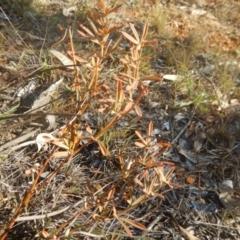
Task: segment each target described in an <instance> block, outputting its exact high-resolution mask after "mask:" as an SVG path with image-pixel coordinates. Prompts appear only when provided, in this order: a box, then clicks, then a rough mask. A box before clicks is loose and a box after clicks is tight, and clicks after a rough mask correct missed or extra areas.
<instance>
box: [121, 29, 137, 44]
mask: <svg viewBox="0 0 240 240" xmlns="http://www.w3.org/2000/svg"><path fill="white" fill-rule="evenodd" d="M122 35H123V36H124V37H125V38H127V39H128V40H129V41H130V42H132V43H134V44H136V45H138V41H137V40H136V39H134V38H133V37H132V36H131V35H129V34H128V33H126V32H122Z"/></svg>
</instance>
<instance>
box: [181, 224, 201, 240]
mask: <svg viewBox="0 0 240 240" xmlns="http://www.w3.org/2000/svg"><path fill="white" fill-rule="evenodd" d="M178 227H179V229H180V230H181V232H182V233H183V234H184V235H185V236H186V237H187V238H188V239H189V240H200V238H198V237H195V236H194V235H193V234H191V233H190V232H188V231H187V230H186V229H184V228H182V227H181V226H180V225H178Z"/></svg>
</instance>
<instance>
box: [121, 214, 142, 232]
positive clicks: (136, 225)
mask: <svg viewBox="0 0 240 240" xmlns="http://www.w3.org/2000/svg"><path fill="white" fill-rule="evenodd" d="M121 220H122V221H124V222H127V223H129V224H130V225H132V226H134V227H135V228H138V229H140V230H143V231H146V230H147V229H146V227H145V226H144V225H143V224H141V223H139V222H136V221H133V220H131V219H128V218H124V217H121Z"/></svg>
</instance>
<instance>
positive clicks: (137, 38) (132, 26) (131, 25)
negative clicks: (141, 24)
mask: <svg viewBox="0 0 240 240" xmlns="http://www.w3.org/2000/svg"><path fill="white" fill-rule="evenodd" d="M129 25H130V28H131V29H132V32H133V34H134V36H135V39H136V40H137V42H138V44H139V43H140V39H139V36H138V32H137V30H136V28H135V27H134V25H133V24H132V23H130V24H129Z"/></svg>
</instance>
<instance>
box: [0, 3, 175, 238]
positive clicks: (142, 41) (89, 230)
mask: <svg viewBox="0 0 240 240" xmlns="http://www.w3.org/2000/svg"><path fill="white" fill-rule="evenodd" d="M120 7H121V6H120V5H119V6H116V7H114V8H108V7H107V6H106V5H105V3H104V2H103V1H102V0H98V2H97V6H96V8H94V9H92V10H91V11H90V12H89V18H88V25H87V26H86V25H83V24H79V28H80V29H79V30H78V34H79V35H80V36H81V38H84V39H86V40H88V41H91V42H92V43H93V44H94V53H93V55H92V57H91V59H90V60H86V59H84V58H82V57H81V56H79V54H78V53H77V51H76V50H75V46H74V41H73V37H72V32H71V31H69V32H68V34H69V39H70V42H69V50H68V51H67V53H68V55H69V56H70V57H71V58H72V61H73V73H74V78H73V82H72V86H71V91H72V93H74V94H75V99H76V103H75V107H74V108H73V109H74V112H69V114H72V115H73V117H72V118H71V119H70V120H69V121H68V122H67V124H66V125H65V126H64V127H62V128H59V129H58V130H57V132H58V137H57V138H56V137H55V136H53V135H51V134H45V135H44V134H42V135H41V137H42V141H44V142H45V143H47V144H49V145H50V146H52V150H51V152H50V153H49V154H48V156H47V157H46V159H45V161H44V163H43V164H42V165H41V168H40V169H39V170H38V171H35V172H33V175H34V180H33V183H32V185H31V187H30V188H29V190H28V191H27V193H26V194H25V196H24V198H23V199H22V200H21V204H20V205H19V206H18V207H17V209H16V211H15V213H14V215H13V217H12V218H11V220H10V221H9V222H8V224H7V225H6V227H5V230H4V232H3V234H2V235H1V237H0V239H5V238H6V237H7V235H8V233H9V232H10V231H11V228H12V227H13V225H14V223H15V222H16V221H17V222H21V221H30V220H36V219H42V218H45V217H53V216H54V215H58V214H60V213H62V212H63V211H67V210H69V209H70V207H66V208H64V209H63V210H61V211H56V212H54V213H49V214H44V215H38V216H24V217H23V216H20V215H21V214H22V212H23V210H24V209H25V208H26V207H27V206H28V205H29V204H31V200H32V199H33V197H34V196H35V195H36V194H37V193H38V192H40V191H42V189H44V188H46V187H47V186H48V185H50V184H51V181H52V180H53V178H54V177H55V176H56V175H57V174H58V173H59V172H61V171H62V169H64V168H65V167H66V166H68V165H69V164H73V159H77V158H80V157H81V154H82V152H84V150H85V149H87V147H88V146H89V145H91V144H94V143H95V144H97V146H98V148H99V153H98V154H99V155H101V159H102V161H104V158H106V159H107V161H109V162H110V161H112V162H113V163H112V164H113V166H114V167H113V170H114V173H113V174H109V175H108V174H107V172H104V171H103V170H102V169H99V170H94V172H95V173H94V175H93V176H94V177H96V179H94V180H91V181H90V180H85V184H86V185H85V186H84V187H82V188H81V189H82V191H83V192H82V193H81V196H80V197H81V200H80V201H78V202H77V203H75V204H74V205H73V206H71V208H72V207H76V206H77V205H79V206H80V207H79V206H78V210H77V211H76V212H75V213H73V214H72V216H70V217H69V218H68V219H65V220H64V221H60V223H59V224H57V225H55V229H49V228H48V229H45V228H44V227H43V228H42V229H38V234H39V236H40V235H41V236H42V237H45V238H50V236H51V237H52V238H54V239H59V237H61V236H65V237H68V236H73V235H74V234H76V233H77V232H78V233H80V235H83V236H84V235H85V236H89V237H106V236H108V235H112V236H113V237H114V236H115V237H117V238H118V237H119V236H120V235H122V234H123V233H122V230H123V229H124V231H125V232H126V233H127V235H128V236H129V237H133V235H134V234H133V233H132V231H134V232H136V231H135V230H134V229H139V230H141V231H146V230H147V228H146V226H145V225H144V221H143V220H144V216H141V215H139V216H138V218H139V219H141V220H137V219H133V217H132V215H133V212H134V211H136V210H137V209H138V210H139V209H140V208H141V206H142V205H144V204H145V203H147V202H148V201H149V200H151V201H153V200H154V199H157V200H156V201H157V202H160V203H161V201H162V199H164V191H166V189H167V188H170V189H171V188H173V187H178V186H176V185H174V184H172V183H171V175H172V173H173V171H174V164H173V163H171V162H167V161H160V160H161V156H162V154H163V153H164V152H165V151H166V150H167V149H168V148H169V147H170V146H171V144H169V143H164V142H161V141H156V140H155V139H154V137H153V133H152V132H153V123H152V122H150V123H149V128H148V131H147V133H146V137H144V136H142V134H141V133H140V132H139V131H135V135H136V136H135V138H136V137H137V138H138V140H136V141H135V142H134V141H131V142H130V143H124V140H123V139H120V141H119V142H120V143H121V144H119V146H118V143H116V144H115V145H114V146H113V144H109V145H108V147H107V146H106V144H105V142H104V139H108V142H111V141H112V140H113V137H111V136H112V134H111V133H113V132H114V131H116V130H115V129H116V128H117V125H118V124H119V123H120V122H121V121H122V120H123V119H127V120H129V116H130V114H131V115H135V116H137V117H136V118H137V119H139V118H141V116H142V112H141V109H140V107H139V102H140V100H141V98H142V97H143V96H144V95H147V94H148V87H147V85H146V84H145V83H144V81H146V80H147V81H161V78H160V77H158V76H153V75H150V76H142V74H141V65H142V62H143V61H146V60H147V61H148V60H149V59H150V57H149V56H144V55H143V49H144V48H146V47H152V46H153V45H154V43H155V40H154V39H148V23H145V24H144V26H143V28H142V33H141V34H140V35H139V33H138V31H137V30H136V28H135V26H134V24H132V23H130V24H129V25H128V26H123V25H116V26H115V25H113V23H112V22H109V18H108V16H109V14H111V13H113V12H117V11H118V10H119V8H120ZM123 28H125V30H122V31H121V29H123ZM127 30H130V31H127ZM123 42H124V44H125V46H126V45H127V47H125V48H121V47H120V46H121V44H122V43H123ZM126 42H127V44H126ZM113 59H115V60H116V59H117V60H116V61H117V65H116V67H115V68H116V69H117V71H116V70H115V72H114V74H112V75H110V76H107V74H108V72H109V71H110V70H109V69H108V66H109V64H108V62H109V61H112V60H113ZM66 67H68V66H66ZM90 109H95V110H97V111H95V114H100V115H101V116H102V118H103V119H104V121H102V124H101V126H97V127H96V129H93V128H92V127H91V126H90V125H88V124H83V123H82V121H81V117H82V116H83V115H84V113H86V112H87V111H90ZM129 121H130V120H129ZM80 129H85V130H80ZM123 131H124V130H123ZM125 144H131V148H132V149H135V148H136V147H137V149H140V151H139V150H136V151H137V153H136V151H135V152H134V151H130V152H126V151H123V150H122V149H124V147H125ZM39 148H41V146H40V147H39ZM126 149H128V148H126ZM116 153H117V154H116ZM53 157H58V158H65V159H63V160H62V161H60V162H59V164H58V166H57V167H56V168H55V170H54V171H52V172H51V173H50V174H49V175H48V176H47V177H46V178H45V179H44V180H43V181H42V182H40V183H39V179H40V176H41V174H42V173H43V172H44V171H45V169H46V167H47V166H48V165H49V163H50V161H51V160H52V158H53ZM114 159H115V160H114ZM116 159H117V160H116ZM91 171H92V170H91ZM101 179H102V180H101ZM97 180H100V181H98V184H95V183H94V181H97ZM82 184H83V183H82ZM139 211H140V210H139ZM140 212H141V211H140ZM78 219H79V220H78ZM86 219H87V220H86Z"/></svg>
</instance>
